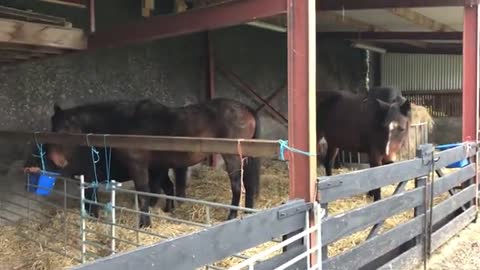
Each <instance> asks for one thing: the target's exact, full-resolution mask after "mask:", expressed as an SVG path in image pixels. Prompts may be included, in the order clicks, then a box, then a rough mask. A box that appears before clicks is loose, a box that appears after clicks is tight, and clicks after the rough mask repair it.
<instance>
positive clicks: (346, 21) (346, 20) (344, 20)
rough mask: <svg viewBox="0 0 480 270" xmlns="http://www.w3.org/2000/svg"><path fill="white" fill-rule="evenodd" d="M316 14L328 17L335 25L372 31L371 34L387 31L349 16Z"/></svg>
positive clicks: (327, 13) (329, 13)
mask: <svg viewBox="0 0 480 270" xmlns="http://www.w3.org/2000/svg"><path fill="white" fill-rule="evenodd" d="M317 14H318V15H317V16H325V15H326V16H329V17H331V18H332V19H333V20H335V22H336V23H337V24H343V25H348V26H351V27H353V28H355V29H357V30H363V31H372V32H375V31H388V30H387V29H386V28H383V27H380V26H376V25H373V24H370V23H367V22H364V21H361V20H357V19H354V18H352V17H349V16H343V15H341V14H338V13H335V12H321V13H317ZM320 14H321V15H320Z"/></svg>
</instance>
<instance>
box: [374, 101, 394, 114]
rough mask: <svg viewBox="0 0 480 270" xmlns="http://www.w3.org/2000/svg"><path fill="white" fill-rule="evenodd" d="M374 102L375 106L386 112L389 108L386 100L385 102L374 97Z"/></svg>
mask: <svg viewBox="0 0 480 270" xmlns="http://www.w3.org/2000/svg"><path fill="white" fill-rule="evenodd" d="M375 104H376V105H377V107H378V108H379V109H380V111H382V112H387V111H388V110H389V109H390V104H388V103H387V102H385V101H383V100H381V99H378V98H376V99H375Z"/></svg>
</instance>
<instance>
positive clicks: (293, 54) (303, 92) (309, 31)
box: [287, 0, 321, 265]
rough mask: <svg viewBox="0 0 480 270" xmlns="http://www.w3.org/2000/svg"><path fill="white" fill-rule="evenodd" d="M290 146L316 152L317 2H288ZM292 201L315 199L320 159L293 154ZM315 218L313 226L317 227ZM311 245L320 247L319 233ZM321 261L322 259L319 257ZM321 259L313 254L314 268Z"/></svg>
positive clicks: (310, 200) (290, 163)
mask: <svg viewBox="0 0 480 270" xmlns="http://www.w3.org/2000/svg"><path fill="white" fill-rule="evenodd" d="M287 3H288V7H287V12H288V13H287V16H288V34H287V35H288V144H289V145H290V146H291V147H294V148H297V149H300V150H303V151H306V152H310V153H316V151H317V143H316V138H317V135H316V102H315V94H316V85H315V84H316V29H315V28H316V14H315V12H316V9H315V0H288V1H287ZM289 172H290V190H289V195H290V198H291V199H296V198H302V199H305V200H306V201H309V202H312V201H314V200H315V183H316V178H317V159H316V156H306V155H302V154H296V153H289ZM314 222H315V220H314V219H313V217H312V218H311V219H310V223H311V224H313V223H314ZM310 246H312V247H313V246H316V237H315V234H311V235H310ZM318 259H321V258H318ZM316 260H317V258H316V256H315V254H311V256H310V261H311V264H312V265H314V264H315V262H316Z"/></svg>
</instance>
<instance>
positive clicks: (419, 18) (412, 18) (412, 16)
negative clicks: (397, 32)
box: [388, 8, 456, 32]
mask: <svg viewBox="0 0 480 270" xmlns="http://www.w3.org/2000/svg"><path fill="white" fill-rule="evenodd" d="M388 11H389V12H390V13H391V14H393V15H396V16H398V17H400V18H402V19H404V20H406V21H408V22H411V23H413V24H415V25H418V26H420V27H424V28H426V29H428V30H432V31H436V32H445V31H456V30H455V29H453V28H452V27H450V26H448V25H446V24H443V23H440V22H437V21H435V20H434V19H432V18H429V17H427V16H425V15H423V14H421V13H419V12H416V11H414V10H412V9H409V8H392V9H388Z"/></svg>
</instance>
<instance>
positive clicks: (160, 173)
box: [48, 99, 260, 226]
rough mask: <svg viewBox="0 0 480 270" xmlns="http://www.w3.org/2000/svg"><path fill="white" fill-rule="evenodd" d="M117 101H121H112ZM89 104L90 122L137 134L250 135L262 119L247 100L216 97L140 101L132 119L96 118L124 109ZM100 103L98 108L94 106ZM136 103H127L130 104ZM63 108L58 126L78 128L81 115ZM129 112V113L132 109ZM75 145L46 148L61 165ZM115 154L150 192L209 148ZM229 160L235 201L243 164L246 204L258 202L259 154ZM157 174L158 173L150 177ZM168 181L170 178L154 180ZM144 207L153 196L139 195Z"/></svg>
mask: <svg viewBox="0 0 480 270" xmlns="http://www.w3.org/2000/svg"><path fill="white" fill-rule="evenodd" d="M114 104H117V105H118V102H114ZM91 106H93V107H91V108H90V109H89V110H85V113H84V115H83V116H82V117H83V118H87V119H89V121H87V122H89V123H90V125H91V128H92V129H94V128H95V127H98V126H102V125H110V126H112V128H111V130H112V131H110V133H111V134H137V135H157V136H188V137H216V138H238V139H252V138H256V137H257V135H258V130H259V128H260V127H259V125H258V120H257V115H256V114H255V112H254V111H253V110H252V109H251V108H249V107H247V106H246V105H244V104H242V103H240V102H237V101H234V100H229V99H214V100H211V101H208V102H205V103H200V104H194V105H189V106H186V107H179V108H169V107H166V106H164V105H162V104H160V103H157V102H154V101H142V102H139V103H137V104H136V106H135V108H134V109H133V110H134V113H133V117H132V118H129V120H130V121H122V120H118V119H117V120H115V121H114V122H108V123H107V122H104V121H98V120H96V116H97V115H101V114H108V113H111V112H112V111H118V110H120V111H121V110H124V108H119V107H118V106H115V105H113V104H112V105H111V107H110V108H109V109H108V110H105V106H104V105H103V106H101V107H98V106H97V107H95V104H93V105H91ZM92 108H96V109H92ZM130 109H132V108H128V110H130ZM60 113H61V112H60V111H59V110H58V109H57V110H56V115H57V117H55V116H54V121H53V122H52V127H53V130H54V131H56V132H80V130H78V128H77V127H78V119H75V118H73V119H72V117H65V116H62V117H59V115H60ZM128 115H130V113H128ZM91 132H97V133H101V131H97V130H94V131H91ZM74 149H75V148H72V147H68V148H67V147H65V146H59V145H51V146H50V147H49V148H48V156H49V158H50V159H51V160H52V161H53V162H54V163H55V164H56V165H57V166H59V167H65V166H66V165H67V164H68V163H69V162H71V160H72V159H73V155H72V154H73V151H74ZM115 155H116V156H117V157H118V158H119V160H121V161H122V162H123V165H124V166H125V167H126V168H128V171H129V175H130V176H132V178H133V179H134V181H135V187H136V189H137V190H139V191H144V192H150V191H151V186H150V185H149V183H148V179H149V178H161V177H164V176H165V175H167V176H168V174H167V172H168V168H176V169H177V168H186V167H189V166H192V165H195V164H198V163H200V162H202V161H204V160H205V159H206V158H207V157H208V154H205V153H193V152H191V153H186V152H185V153H180V152H168V151H145V150H131V149H128V150H127V149H116V150H115ZM222 156H223V159H224V160H225V164H226V171H227V173H228V175H229V177H230V181H231V187H232V205H234V206H238V205H239V203H240V195H241V180H242V179H241V170H242V165H243V170H244V174H243V176H244V177H243V182H244V186H245V191H246V196H245V205H246V206H247V207H253V206H254V197H255V196H257V195H258V191H259V167H260V166H259V165H260V163H259V160H258V159H257V158H252V157H246V158H245V159H243V160H242V159H240V156H239V155H231V154H222ZM152 174H154V177H152ZM151 182H152V183H153V182H155V183H164V182H168V181H163V180H161V181H151ZM139 199H140V209H141V211H142V212H148V209H149V205H150V197H148V196H139ZM236 216H237V211H236V210H230V213H229V215H228V218H229V219H232V218H235V217H236ZM150 223H151V222H150V218H149V216H148V215H146V214H141V216H140V225H141V226H149V225H150Z"/></svg>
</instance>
